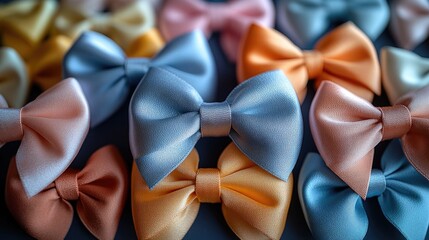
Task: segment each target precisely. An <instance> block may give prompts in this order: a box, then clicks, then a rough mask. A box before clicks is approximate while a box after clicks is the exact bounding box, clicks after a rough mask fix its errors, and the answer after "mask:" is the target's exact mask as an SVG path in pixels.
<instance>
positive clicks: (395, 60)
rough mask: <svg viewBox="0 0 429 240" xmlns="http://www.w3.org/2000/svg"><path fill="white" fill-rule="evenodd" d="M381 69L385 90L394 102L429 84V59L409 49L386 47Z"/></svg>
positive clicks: (382, 51) (383, 52) (383, 51)
mask: <svg viewBox="0 0 429 240" xmlns="http://www.w3.org/2000/svg"><path fill="white" fill-rule="evenodd" d="M381 70H382V75H383V78H382V80H383V86H384V90H386V94H387V96H388V97H389V100H390V102H391V103H392V104H393V103H395V102H396V100H397V99H398V98H400V97H401V96H403V95H405V94H406V93H408V92H411V91H414V90H417V89H420V88H423V87H424V86H427V85H429V77H428V76H427V72H428V70H429V59H426V58H422V57H420V56H418V55H417V54H415V53H413V52H410V51H407V50H403V49H400V48H393V47H384V48H383V49H382V50H381Z"/></svg>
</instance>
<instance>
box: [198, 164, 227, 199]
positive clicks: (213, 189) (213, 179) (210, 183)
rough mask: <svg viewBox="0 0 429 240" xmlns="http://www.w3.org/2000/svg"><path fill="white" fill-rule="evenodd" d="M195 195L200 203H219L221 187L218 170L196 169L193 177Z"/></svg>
mask: <svg viewBox="0 0 429 240" xmlns="http://www.w3.org/2000/svg"><path fill="white" fill-rule="evenodd" d="M195 193H196V194H197V198H198V200H199V201H200V202H201V203H220V202H221V200H220V196H221V187H220V172H219V169H217V168H201V169H198V171H197V175H196V177H195Z"/></svg>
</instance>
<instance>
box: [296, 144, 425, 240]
mask: <svg viewBox="0 0 429 240" xmlns="http://www.w3.org/2000/svg"><path fill="white" fill-rule="evenodd" d="M298 194H299V199H300V202H301V206H302V207H303V211H304V216H305V219H306V221H307V224H308V226H309V227H310V229H311V232H312V234H313V237H314V238H315V239H332V240H337V239H338V240H343V239H364V237H365V236H366V234H367V231H368V224H369V220H368V217H367V212H366V210H365V205H366V203H365V201H364V199H362V198H361V197H359V195H358V194H356V193H355V192H354V191H353V190H352V189H350V188H349V186H347V183H345V182H343V181H342V180H341V179H340V178H338V177H337V176H336V175H335V173H334V172H332V171H331V170H330V169H329V168H328V167H327V166H326V165H325V163H324V162H323V159H322V158H321V157H320V156H319V155H317V154H315V153H310V154H308V155H307V158H306V160H305V161H304V164H303V166H302V168H301V172H300V175H299V181H298ZM368 197H376V198H377V200H378V203H379V205H380V209H381V211H382V213H383V215H384V216H385V217H386V219H387V220H388V221H389V222H390V223H391V224H392V225H393V226H394V227H395V228H396V229H398V230H399V232H400V233H401V234H402V235H403V236H404V237H405V238H406V239H421V240H423V239H425V238H426V232H427V229H428V226H429V216H428V214H427V212H428V211H429V184H428V181H427V180H426V179H425V178H424V177H423V176H421V175H420V174H419V173H418V172H417V171H416V170H415V169H414V168H413V167H412V166H411V165H410V164H409V163H408V162H407V158H406V157H405V155H404V153H403V152H402V149H401V144H400V142H399V140H393V141H392V142H391V143H390V144H389V145H388V147H387V148H386V150H385V152H384V153H383V156H382V158H381V169H372V172H371V181H370V188H369V192H368ZM372 224H374V225H377V223H376V222H374V223H372Z"/></svg>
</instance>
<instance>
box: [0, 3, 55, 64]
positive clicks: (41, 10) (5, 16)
mask: <svg viewBox="0 0 429 240" xmlns="http://www.w3.org/2000/svg"><path fill="white" fill-rule="evenodd" d="M56 10H57V3H56V1H55V0H46V1H35V0H28V1H13V2H12V3H10V4H7V5H1V6H0V35H1V39H2V44H3V45H4V46H8V47H12V48H14V49H15V50H16V51H17V52H18V53H19V54H20V55H21V56H22V58H23V59H24V60H26V59H27V57H28V56H29V55H30V54H31V52H32V51H33V50H34V49H35V48H36V47H37V46H38V44H39V43H40V42H41V41H42V40H43V39H44V38H45V37H46V35H47V33H48V31H49V27H50V25H51V23H52V20H53V18H54V16H55V13H56Z"/></svg>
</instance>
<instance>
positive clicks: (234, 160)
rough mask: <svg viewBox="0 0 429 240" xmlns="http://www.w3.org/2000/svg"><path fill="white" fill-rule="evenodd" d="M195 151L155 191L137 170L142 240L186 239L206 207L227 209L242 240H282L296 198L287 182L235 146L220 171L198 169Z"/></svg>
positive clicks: (136, 214) (135, 195)
mask: <svg viewBox="0 0 429 240" xmlns="http://www.w3.org/2000/svg"><path fill="white" fill-rule="evenodd" d="M198 161H199V160H198V153H197V152H196V151H195V149H194V150H192V151H191V153H190V155H189V156H188V157H187V158H186V160H185V161H184V162H183V163H182V164H180V165H179V167H178V168H177V169H176V170H174V171H173V172H172V173H171V174H170V175H169V176H168V177H167V178H165V179H164V180H163V181H162V182H161V183H160V184H159V185H158V186H156V187H155V188H154V189H153V190H150V189H149V187H148V186H147V185H146V183H145V181H144V180H143V178H142V177H141V176H140V173H139V171H138V169H137V166H136V165H135V164H134V166H133V170H132V177H131V198H132V200H131V203H132V212H133V219H134V224H135V227H136V232H137V236H138V237H139V239H182V238H183V237H184V236H185V234H186V233H187V232H188V230H189V228H190V227H191V225H192V224H193V222H194V220H195V218H196V216H197V214H198V209H199V206H200V204H201V203H221V204H222V212H223V215H224V217H225V220H226V222H227V223H228V225H229V226H230V227H231V229H232V230H233V232H234V233H235V234H236V235H237V236H238V237H239V238H240V239H279V238H280V237H281V234H282V232H283V229H284V226H285V223H286V217H287V213H288V210H289V204H290V201H291V196H292V187H293V178H292V175H290V176H289V177H288V180H287V182H284V181H282V180H280V179H278V178H276V177H274V176H272V175H271V174H270V173H268V172H266V171H264V170H263V169H262V168H260V167H258V166H257V165H255V164H254V163H253V162H252V161H250V160H249V159H248V158H247V157H246V156H245V155H244V154H243V153H241V151H240V150H239V149H238V148H237V147H236V146H235V145H234V144H233V143H231V144H230V145H229V146H228V147H227V148H226V149H225V150H224V152H223V153H222V155H221V156H220V158H219V161H218V168H200V169H198ZM252 179H253V180H252Z"/></svg>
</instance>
